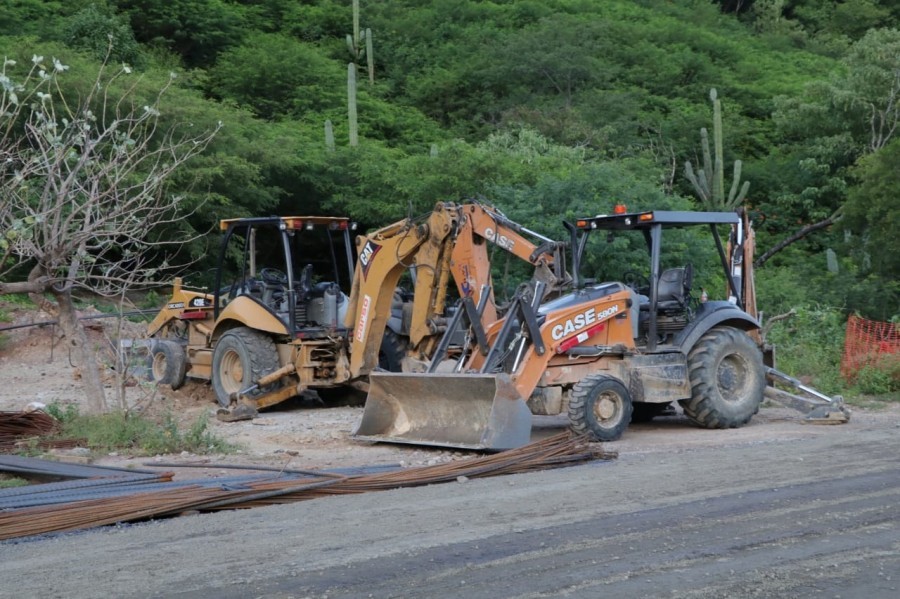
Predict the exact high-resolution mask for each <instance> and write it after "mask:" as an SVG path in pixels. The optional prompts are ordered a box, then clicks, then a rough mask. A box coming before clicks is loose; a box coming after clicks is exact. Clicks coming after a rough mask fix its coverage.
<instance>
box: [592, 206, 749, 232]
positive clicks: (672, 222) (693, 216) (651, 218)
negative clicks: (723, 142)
mask: <svg viewBox="0 0 900 599" xmlns="http://www.w3.org/2000/svg"><path fill="white" fill-rule="evenodd" d="M739 222H740V216H738V214H737V212H688V211H672V210H650V211H647V212H630V213H627V214H598V215H597V216H589V217H587V218H579V219H578V220H576V221H575V226H576V227H577V228H578V229H582V230H591V229H603V230H631V229H634V230H646V229H649V228H651V227H652V226H654V225H662V226H663V227H686V226H691V225H735V224H737V223H739Z"/></svg>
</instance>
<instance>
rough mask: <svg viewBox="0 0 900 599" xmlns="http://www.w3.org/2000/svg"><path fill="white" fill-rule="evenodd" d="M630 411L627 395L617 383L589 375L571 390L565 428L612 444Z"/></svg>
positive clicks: (628, 419)
mask: <svg viewBox="0 0 900 599" xmlns="http://www.w3.org/2000/svg"><path fill="white" fill-rule="evenodd" d="M632 409H633V408H632V405H631V395H630V394H629V393H628V389H626V388H625V385H623V384H622V383H621V381H619V380H618V379H614V378H612V377H610V376H606V375H604V374H592V375H589V376H586V377H584V379H582V380H581V381H579V382H578V383H576V384H575V386H574V387H573V388H572V395H571V397H570V398H569V425H570V427H571V429H572V430H573V431H575V432H576V433H579V434H586V435H588V436H589V437H591V438H592V439H594V440H595V441H615V440H616V439H618V438H619V437H621V436H622V433H623V432H625V429H626V428H627V427H628V423H629V422H630V421H631V413H632Z"/></svg>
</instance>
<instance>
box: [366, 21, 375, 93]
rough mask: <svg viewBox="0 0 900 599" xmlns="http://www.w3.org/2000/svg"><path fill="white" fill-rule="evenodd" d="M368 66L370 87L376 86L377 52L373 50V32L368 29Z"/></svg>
mask: <svg viewBox="0 0 900 599" xmlns="http://www.w3.org/2000/svg"><path fill="white" fill-rule="evenodd" d="M366 66H368V67H369V85H375V52H374V51H373V50H372V30H371V29H369V28H368V27H367V28H366Z"/></svg>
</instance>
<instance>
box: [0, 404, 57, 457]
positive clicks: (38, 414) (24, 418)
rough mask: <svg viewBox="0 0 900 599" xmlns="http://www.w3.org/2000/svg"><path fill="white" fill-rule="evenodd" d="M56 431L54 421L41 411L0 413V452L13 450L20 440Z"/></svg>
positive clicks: (55, 422)
mask: <svg viewBox="0 0 900 599" xmlns="http://www.w3.org/2000/svg"><path fill="white" fill-rule="evenodd" d="M58 429H59V423H58V422H57V421H56V419H55V418H53V416H51V415H49V414H47V413H46V412H43V411H41V410H34V411H32V412H0V451H5V450H9V449H13V448H15V446H16V443H18V442H19V441H21V440H22V439H26V438H29V437H42V436H45V435H49V434H52V433H55V432H56V431H57V430H58Z"/></svg>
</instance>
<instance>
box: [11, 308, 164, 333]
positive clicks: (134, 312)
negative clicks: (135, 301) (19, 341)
mask: <svg viewBox="0 0 900 599" xmlns="http://www.w3.org/2000/svg"><path fill="white" fill-rule="evenodd" d="M156 312H159V310H158V309H153V310H149V309H148V310H132V311H131V312H122V313H121V314H96V315H94V316H79V317H78V320H100V319H101V318H118V317H120V316H138V315H140V314H155V313H156ZM51 324H59V321H58V320H42V321H40V322H31V323H28V324H14V325H11V326H2V327H0V332H2V331H12V330H13V329H24V328H27V327H42V326H47V325H51Z"/></svg>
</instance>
